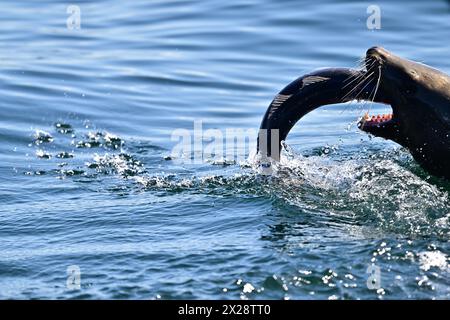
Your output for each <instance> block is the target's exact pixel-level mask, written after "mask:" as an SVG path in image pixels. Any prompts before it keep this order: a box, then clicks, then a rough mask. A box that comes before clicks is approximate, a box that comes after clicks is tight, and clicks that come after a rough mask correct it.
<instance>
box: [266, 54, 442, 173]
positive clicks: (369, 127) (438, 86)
mask: <svg viewBox="0 0 450 320" xmlns="http://www.w3.org/2000/svg"><path fill="white" fill-rule="evenodd" d="M364 65H365V68H364V69H363V70H355V69H347V68H332V69H321V70H317V71H315V72H312V73H309V74H307V75H305V76H302V77H300V78H298V79H297V80H295V81H293V82H292V83H290V84H289V85H288V86H287V87H285V88H284V89H283V90H281V91H280V93H279V94H278V95H277V96H276V97H275V98H274V100H273V101H272V103H271V104H270V106H269V108H268V109H267V111H266V113H265V115H264V118H263V120H262V123H261V127H260V135H259V138H258V151H259V152H260V154H261V155H263V156H269V157H270V158H272V159H274V160H278V159H279V149H280V144H281V141H283V140H285V139H286V137H287V135H288V133H289V131H290V130H291V129H292V127H293V126H294V125H295V123H296V122H297V121H298V120H300V119H301V118H302V117H303V116H304V115H306V114H307V113H309V112H311V111H312V110H314V109H317V108H319V107H321V106H323V105H327V104H337V103H344V102H348V101H351V100H366V101H374V102H378V103H384V104H389V105H391V107H392V111H393V113H392V114H388V115H382V116H381V115H378V116H369V115H366V116H364V117H363V118H362V119H361V120H360V122H359V125H358V126H359V128H360V129H361V130H362V131H365V132H367V133H370V134H372V135H374V136H377V137H382V138H385V139H390V140H393V141H395V142H397V143H398V144H400V145H402V146H404V147H406V148H407V149H408V150H409V151H410V152H411V154H412V156H413V158H414V159H415V160H416V161H417V162H418V163H419V164H420V165H421V166H422V167H423V168H424V169H425V170H427V171H428V172H430V173H431V174H433V175H437V176H441V177H445V178H447V179H450V77H449V76H448V75H446V74H445V73H443V72H441V71H439V70H437V69H434V68H432V67H429V66H427V65H424V64H422V63H418V62H414V61H410V60H406V59H403V58H400V57H398V56H396V55H394V54H392V53H390V52H388V51H387V50H385V49H383V48H381V47H373V48H370V49H369V50H368V51H367V53H366V57H365V63H364ZM274 150H275V151H274Z"/></svg>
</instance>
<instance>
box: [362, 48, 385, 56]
mask: <svg viewBox="0 0 450 320" xmlns="http://www.w3.org/2000/svg"><path fill="white" fill-rule="evenodd" d="M388 55H389V52H388V51H387V50H386V49H384V48H382V47H372V48H370V49H369V50H367V53H366V56H372V57H373V56H375V57H380V58H383V57H386V56H388Z"/></svg>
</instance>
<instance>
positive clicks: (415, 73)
mask: <svg viewBox="0 0 450 320" xmlns="http://www.w3.org/2000/svg"><path fill="white" fill-rule="evenodd" d="M409 74H410V75H411V77H412V78H413V79H418V78H419V74H418V73H417V71H416V70H414V69H411V70H409Z"/></svg>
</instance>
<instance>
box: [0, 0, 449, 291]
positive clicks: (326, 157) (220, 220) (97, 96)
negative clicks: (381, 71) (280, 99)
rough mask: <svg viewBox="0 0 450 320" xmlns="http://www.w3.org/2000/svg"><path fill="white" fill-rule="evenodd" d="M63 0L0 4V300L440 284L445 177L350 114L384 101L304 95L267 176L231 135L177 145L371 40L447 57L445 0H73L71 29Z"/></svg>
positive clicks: (246, 113) (443, 60) (244, 124)
mask: <svg viewBox="0 0 450 320" xmlns="http://www.w3.org/2000/svg"><path fill="white" fill-rule="evenodd" d="M372 4H376V5H378V6H379V8H380V9H381V29H373V30H370V29H368V28H367V25H366V20H367V18H368V17H369V15H370V14H369V13H367V8H368V6H370V5H372ZM69 5H71V3H67V2H64V1H39V2H36V1H20V2H19V1H8V2H3V3H2V4H1V10H0V62H1V63H0V97H1V98H0V141H1V143H0V298H2V299H8V298H15V299H29V298H37V299H40V298H41V299H43V298H49V299H58V298H78V299H122V298H123V299H179V298H183V299H218V298H222V299H411V298H420V299H422V298H423V299H434V298H436V299H448V298H449V297H450V274H449V271H450V268H449V264H448V262H449V258H448V254H449V249H450V244H449V232H450V226H449V218H450V215H449V212H450V202H449V200H450V199H449V194H448V192H449V190H450V186H449V184H448V183H445V182H443V181H440V180H437V179H434V178H430V177H428V175H427V174H426V173H425V172H423V171H422V170H421V169H420V168H419V167H418V165H417V164H416V163H415V162H414V161H413V160H412V159H411V157H410V156H409V154H408V152H407V151H406V150H403V149H402V148H400V147H399V146H398V145H396V144H394V143H392V142H388V141H384V140H381V139H377V138H373V139H372V138H371V137H368V136H367V135H366V134H364V133H361V132H359V131H358V129H357V127H356V125H355V123H356V122H357V121H358V119H359V117H360V116H361V115H362V114H364V112H366V111H367V110H368V108H371V112H374V113H386V112H389V107H386V106H381V105H367V104H365V105H362V104H352V105H350V106H349V105H336V106H328V107H324V108H322V109H320V110H317V111H314V112H313V113H311V114H309V115H308V116H307V117H305V118H304V119H302V121H301V122H300V123H299V124H297V126H296V127H295V129H294V130H293V132H292V133H291V134H290V136H289V138H288V140H287V144H288V146H289V148H288V149H289V150H288V151H286V152H285V154H284V156H283V161H282V165H281V167H280V168H279V170H278V171H277V172H276V173H274V174H273V175H271V176H266V175H261V174H260V173H259V172H258V171H257V170H255V168H254V167H253V165H252V161H251V155H250V154H251V148H244V146H243V145H242V143H241V144H240V143H239V142H237V143H236V144H231V145H230V144H227V145H225V147H224V148H226V150H227V152H230V153H232V152H234V151H236V150H237V149H239V150H242V149H244V150H246V151H245V152H244V153H245V154H246V155H247V156H248V158H247V157H246V158H245V159H239V160H237V161H235V160H233V159H231V161H229V160H230V159H224V161H203V162H201V163H198V164H192V163H189V161H180V160H182V159H176V158H174V157H173V156H171V154H172V150H173V148H174V146H176V144H177V141H174V139H172V138H173V136H172V135H173V133H174V131H176V130H180V129H181V130H189V132H191V131H192V130H193V128H194V123H195V121H201V123H202V126H203V129H204V130H207V129H217V130H219V131H220V132H225V130H226V129H227V128H235V129H245V130H247V129H257V128H258V127H259V124H260V121H261V118H262V116H263V114H264V112H265V110H266V108H267V106H268V105H269V103H270V101H271V100H272V98H273V96H274V95H275V94H276V93H277V92H278V91H279V90H280V89H281V88H282V87H284V86H285V85H286V84H288V83H289V82H290V81H292V80H293V79H295V78H296V77H298V76H300V75H302V74H304V73H306V72H309V71H311V70H313V69H316V68H320V67H330V66H339V67H352V66H355V65H356V64H357V61H358V59H359V58H361V57H362V56H363V55H364V53H365V51H366V50H367V48H369V47H371V46H373V45H381V46H384V47H386V48H387V49H389V50H391V51H393V52H395V53H396V54H398V55H400V56H403V57H406V58H411V59H414V60H418V61H421V62H424V63H427V64H429V65H432V66H434V67H436V68H439V69H441V70H442V71H444V72H447V73H450V59H449V56H450V43H449V42H448V39H449V36H450V19H449V18H450V3H449V2H446V1H437V0H436V1H418V0H417V1H396V2H394V1H377V3H372V2H360V1H287V0H283V1H275V0H244V1H238V0H230V1H215V0H208V1H200V0H196V1H194V0H151V1H114V0H111V1H107V0H104V1H76V3H73V5H77V6H78V7H77V8H78V9H79V13H80V16H79V18H80V19H79V20H77V21H79V22H80V23H79V27H80V28H77V26H78V25H77V24H75V25H68V24H67V22H68V21H67V19H71V18H73V14H74V12H73V11H72V10H69V12H68V11H67V10H68V7H69ZM71 21H73V20H71ZM186 156H187V159H190V155H189V154H188V155H186ZM71 266H72V267H71ZM73 266H75V267H73ZM68 268H69V275H68ZM71 270H76V271H77V272H76V276H75V277H73V276H72V275H71V274H70V272H71ZM78 271H79V272H78ZM78 276H79V277H78ZM373 279H375V280H376V281H375V282H373ZM74 284H75V285H74Z"/></svg>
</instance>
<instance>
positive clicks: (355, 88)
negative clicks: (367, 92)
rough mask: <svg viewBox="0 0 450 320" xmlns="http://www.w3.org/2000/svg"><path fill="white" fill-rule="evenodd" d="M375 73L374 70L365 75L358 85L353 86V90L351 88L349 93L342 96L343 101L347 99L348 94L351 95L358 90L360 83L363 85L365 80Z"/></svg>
mask: <svg viewBox="0 0 450 320" xmlns="http://www.w3.org/2000/svg"><path fill="white" fill-rule="evenodd" d="M374 73H375V72H374V71H373V72H371V73H369V74H368V75H365V77H364V79H362V80H361V81H360V82H359V83H358V84H357V85H355V86H354V87H353V89H352V90H350V91H349V92H347V94H346V95H345V96H343V97H342V99H341V101H345V99H346V98H347V97H348V96H350V95H351V94H352V93H354V92H355V91H356V90H358V87H359V86H360V85H362V84H363V83H364V81H366V80H367V79H369V78H370V77H371V76H372V75H373V74H374Z"/></svg>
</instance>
